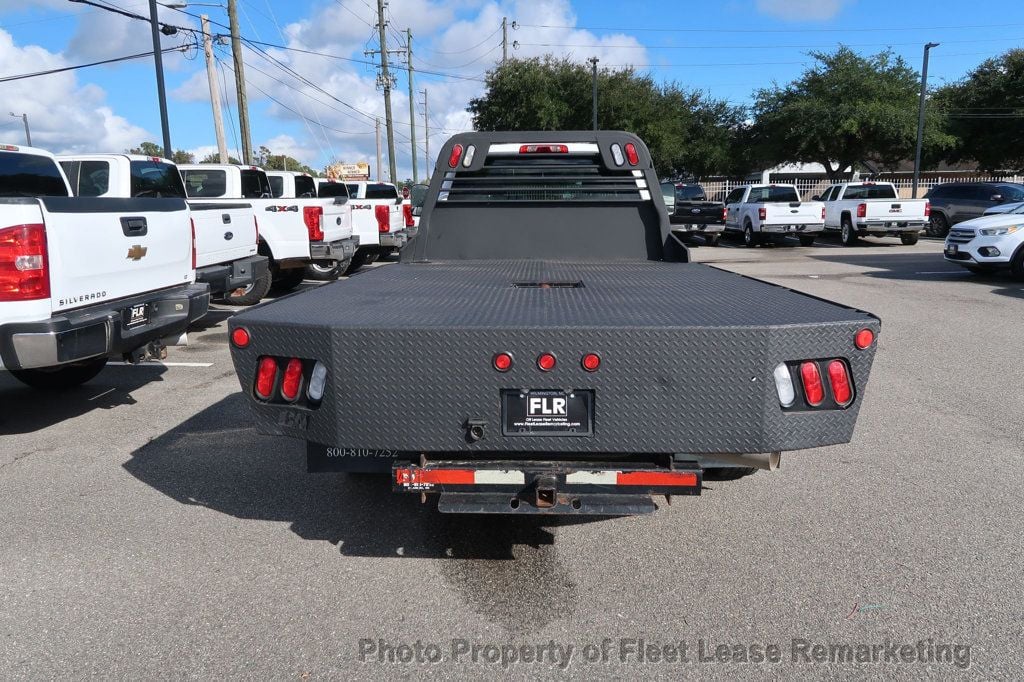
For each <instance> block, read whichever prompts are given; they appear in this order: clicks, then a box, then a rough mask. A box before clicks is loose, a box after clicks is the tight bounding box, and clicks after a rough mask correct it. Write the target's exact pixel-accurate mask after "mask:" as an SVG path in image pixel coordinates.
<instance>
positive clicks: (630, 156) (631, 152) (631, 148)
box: [626, 142, 640, 166]
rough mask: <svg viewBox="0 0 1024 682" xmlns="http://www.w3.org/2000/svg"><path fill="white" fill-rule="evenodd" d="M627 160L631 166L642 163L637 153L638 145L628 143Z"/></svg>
mask: <svg viewBox="0 0 1024 682" xmlns="http://www.w3.org/2000/svg"><path fill="white" fill-rule="evenodd" d="M626 159H627V160H629V165H630V166H635V165H637V164H638V163H640V155H639V154H637V153H636V145H635V144H633V143H632V142H627V143H626Z"/></svg>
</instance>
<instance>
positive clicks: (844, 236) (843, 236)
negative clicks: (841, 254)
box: [839, 218, 857, 246]
mask: <svg viewBox="0 0 1024 682" xmlns="http://www.w3.org/2000/svg"><path fill="white" fill-rule="evenodd" d="M839 239H840V241H842V242H843V246H853V245H854V244H856V243H857V231H856V230H854V229H853V223H852V222H850V219H849V218H843V223H842V227H841V228H840V231H839Z"/></svg>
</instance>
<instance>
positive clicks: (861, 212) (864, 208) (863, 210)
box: [857, 204, 868, 218]
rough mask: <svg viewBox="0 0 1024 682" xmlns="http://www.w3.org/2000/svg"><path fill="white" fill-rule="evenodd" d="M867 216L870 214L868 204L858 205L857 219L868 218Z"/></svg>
mask: <svg viewBox="0 0 1024 682" xmlns="http://www.w3.org/2000/svg"><path fill="white" fill-rule="evenodd" d="M867 214H868V205H867V204H857V217H858V218H864V217H867Z"/></svg>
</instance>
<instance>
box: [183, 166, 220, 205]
mask: <svg viewBox="0 0 1024 682" xmlns="http://www.w3.org/2000/svg"><path fill="white" fill-rule="evenodd" d="M182 173H183V174H184V176H185V191H186V192H187V193H188V196H190V197H208V198H216V197H222V196H224V193H225V192H226V191H227V184H228V174H227V173H226V172H225V171H222V170H213V169H211V170H187V171H182Z"/></svg>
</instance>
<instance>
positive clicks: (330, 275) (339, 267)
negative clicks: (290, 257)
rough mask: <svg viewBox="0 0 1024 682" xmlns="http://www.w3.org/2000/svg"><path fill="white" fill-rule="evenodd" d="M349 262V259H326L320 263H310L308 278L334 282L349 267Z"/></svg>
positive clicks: (307, 270)
mask: <svg viewBox="0 0 1024 682" xmlns="http://www.w3.org/2000/svg"><path fill="white" fill-rule="evenodd" d="M348 263H349V261H347V260H344V261H337V260H325V261H320V262H319V263H310V264H309V265H307V266H306V279H313V280H316V281H317V282H333V281H334V280H336V279H338V278H339V277H341V273H343V272H345V270H346V269H348Z"/></svg>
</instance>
